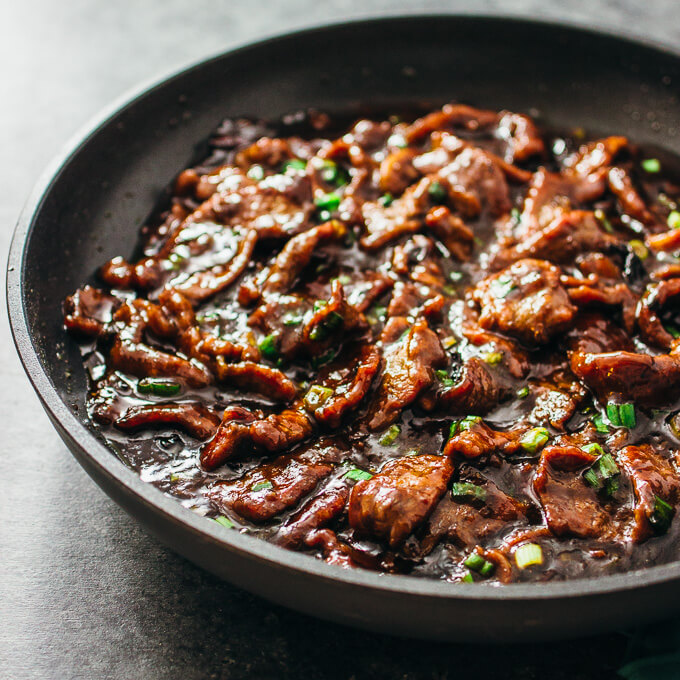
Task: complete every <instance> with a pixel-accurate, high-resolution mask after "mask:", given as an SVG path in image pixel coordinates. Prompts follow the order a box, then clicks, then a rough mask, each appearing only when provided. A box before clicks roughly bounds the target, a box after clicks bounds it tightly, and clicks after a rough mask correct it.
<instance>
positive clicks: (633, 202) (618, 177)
mask: <svg viewBox="0 0 680 680" xmlns="http://www.w3.org/2000/svg"><path fill="white" fill-rule="evenodd" d="M607 180H608V182H609V188H610V189H611V190H612V192H613V193H614V194H615V195H616V197H617V198H618V199H619V202H620V203H621V207H622V208H623V209H624V211H625V212H626V213H627V214H628V215H630V216H631V217H634V218H635V219H636V220H639V221H640V222H642V223H643V224H646V225H654V224H655V223H656V219H655V217H654V215H652V213H651V212H650V211H649V209H648V208H647V206H646V204H645V202H644V201H643V200H642V197H641V196H640V194H639V193H638V191H637V189H636V188H635V185H634V184H633V179H632V177H631V176H630V175H629V174H628V172H627V171H626V170H624V169H623V168H611V170H610V171H609V173H608V174H607Z"/></svg>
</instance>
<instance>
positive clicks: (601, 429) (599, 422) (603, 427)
mask: <svg viewBox="0 0 680 680" xmlns="http://www.w3.org/2000/svg"><path fill="white" fill-rule="evenodd" d="M592 423H593V425H594V426H595V431H596V432H598V433H599V434H609V428H608V427H607V424H606V423H605V422H604V418H603V417H602V414H601V413H596V414H595V415H594V416H593V417H592Z"/></svg>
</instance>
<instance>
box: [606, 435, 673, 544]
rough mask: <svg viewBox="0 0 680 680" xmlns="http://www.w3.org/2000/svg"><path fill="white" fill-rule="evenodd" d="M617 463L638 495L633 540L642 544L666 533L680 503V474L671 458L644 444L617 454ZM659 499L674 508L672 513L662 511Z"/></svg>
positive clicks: (636, 497) (622, 450)
mask: <svg viewBox="0 0 680 680" xmlns="http://www.w3.org/2000/svg"><path fill="white" fill-rule="evenodd" d="M616 459H617V461H618V463H619V464H620V465H621V466H622V467H623V469H624V470H625V471H626V472H627V473H628V477H629V478H630V481H631V484H632V486H633V490H634V492H635V509H634V519H635V524H634V526H633V530H632V533H631V538H632V539H633V540H634V541H635V542H637V543H639V542H641V541H644V540H645V539H647V538H649V537H650V536H652V535H654V534H656V533H665V532H666V531H667V530H668V524H667V522H669V521H670V519H671V518H672V517H673V516H674V515H675V511H676V508H677V504H678V501H680V479H679V478H678V473H677V471H676V470H675V468H674V467H673V465H672V464H671V462H670V461H669V460H668V459H667V458H665V457H664V456H662V455H661V454H660V453H658V452H656V451H655V450H654V449H653V448H652V447H651V446H649V445H644V444H643V445H642V446H626V447H625V448H623V449H621V450H620V451H619V452H618V453H617V454H616ZM657 498H659V499H660V500H661V501H663V503H666V504H668V505H669V506H670V507H671V510H670V512H669V513H668V511H667V509H660V508H659V507H658V501H657ZM667 513H668V514H667ZM669 515H670V516H669Z"/></svg>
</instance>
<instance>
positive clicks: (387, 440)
mask: <svg viewBox="0 0 680 680" xmlns="http://www.w3.org/2000/svg"><path fill="white" fill-rule="evenodd" d="M400 433H401V428H400V427H399V425H391V426H390V429H389V430H387V432H385V434H384V435H383V436H382V437H380V439H379V440H378V443H379V444H380V446H392V444H394V442H395V441H396V440H397V437H398V436H399V434H400Z"/></svg>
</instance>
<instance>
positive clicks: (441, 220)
mask: <svg viewBox="0 0 680 680" xmlns="http://www.w3.org/2000/svg"><path fill="white" fill-rule="evenodd" d="M425 225H426V226H427V228H428V229H429V230H430V231H431V232H432V233H433V234H434V235H435V236H436V237H437V238H438V239H439V240H440V241H441V242H442V243H443V244H444V245H445V246H446V248H447V250H448V251H449V252H450V253H451V255H453V257H455V258H456V259H457V260H460V261H461V262H466V261H467V260H469V259H470V254H471V253H472V248H473V245H474V233H473V232H472V229H470V227H468V226H467V225H466V224H465V222H463V220H461V219H460V217H456V216H455V215H452V214H451V211H450V210H449V209H448V208H447V207H446V206H443V205H440V206H438V207H437V208H432V210H430V211H429V212H428V213H427V215H426V216H425Z"/></svg>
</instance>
